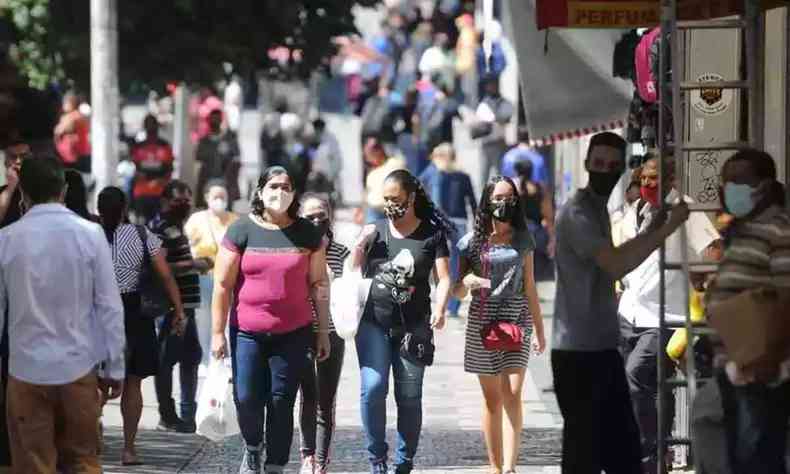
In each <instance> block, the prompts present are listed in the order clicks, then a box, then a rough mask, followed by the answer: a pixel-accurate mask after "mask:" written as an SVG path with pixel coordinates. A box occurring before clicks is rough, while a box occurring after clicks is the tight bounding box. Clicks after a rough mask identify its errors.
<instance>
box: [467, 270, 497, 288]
mask: <svg viewBox="0 0 790 474" xmlns="http://www.w3.org/2000/svg"><path fill="white" fill-rule="evenodd" d="M463 282H464V286H465V287H467V288H469V290H470V291H475V290H479V289H480V288H491V280H489V279H488V278H481V277H479V276H477V275H475V274H474V273H469V274H467V275H466V276H465V277H464V279H463Z"/></svg>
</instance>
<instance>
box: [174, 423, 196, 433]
mask: <svg viewBox="0 0 790 474" xmlns="http://www.w3.org/2000/svg"><path fill="white" fill-rule="evenodd" d="M176 431H177V432H179V433H185V434H192V433H195V432H197V424H195V420H192V421H185V420H182V421H181V423H179V424H178V426H177V427H176Z"/></svg>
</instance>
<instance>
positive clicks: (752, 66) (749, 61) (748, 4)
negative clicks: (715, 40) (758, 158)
mask: <svg viewBox="0 0 790 474" xmlns="http://www.w3.org/2000/svg"><path fill="white" fill-rule="evenodd" d="M744 6H745V13H746V15H745V16H746V23H747V27H746V34H745V39H746V68H747V69H746V70H747V71H748V74H749V77H747V80H748V81H749V91H750V92H749V142H750V144H751V146H753V147H755V148H758V149H760V150H762V149H763V147H764V143H763V141H764V136H765V103H764V101H765V95H764V93H763V88H764V83H763V77H764V75H765V71H764V62H765V61H764V60H765V48H763V43H764V38H765V22H764V20H763V14H762V10H761V8H760V1H759V0H746V1H745V2H744Z"/></svg>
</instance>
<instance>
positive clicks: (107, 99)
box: [91, 0, 120, 193]
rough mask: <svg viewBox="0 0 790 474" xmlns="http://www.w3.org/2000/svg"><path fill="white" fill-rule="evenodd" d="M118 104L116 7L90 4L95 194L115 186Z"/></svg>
mask: <svg viewBox="0 0 790 474" xmlns="http://www.w3.org/2000/svg"><path fill="white" fill-rule="evenodd" d="M119 104H120V102H119V98H118V3H117V0H91V108H92V113H91V147H92V165H91V168H92V170H91V171H92V173H93V176H94V178H95V179H96V188H95V189H96V192H97V193H98V191H100V190H101V189H103V188H104V187H105V186H111V185H114V184H116V167H117V165H118V131H119V120H120V108H119Z"/></svg>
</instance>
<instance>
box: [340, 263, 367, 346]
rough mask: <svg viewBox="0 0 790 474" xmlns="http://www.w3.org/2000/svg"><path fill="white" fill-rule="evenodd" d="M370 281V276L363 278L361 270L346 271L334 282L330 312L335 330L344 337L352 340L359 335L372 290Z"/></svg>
mask: <svg viewBox="0 0 790 474" xmlns="http://www.w3.org/2000/svg"><path fill="white" fill-rule="evenodd" d="M370 282H371V280H370V279H369V278H365V279H363V278H362V275H361V274H360V273H359V272H345V273H344V274H343V276H342V277H340V278H337V279H335V280H334V281H333V282H332V287H331V289H330V291H331V294H330V313H331V314H332V322H333V323H334V325H335V331H336V332H337V335H338V336H340V337H342V338H343V339H346V340H351V339H353V338H354V336H356V335H357V328H358V327H359V321H360V320H361V319H362V312H363V311H364V310H365V303H366V302H367V298H368V293H369V292H370Z"/></svg>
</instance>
